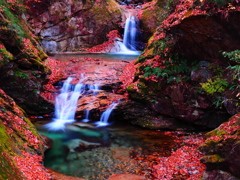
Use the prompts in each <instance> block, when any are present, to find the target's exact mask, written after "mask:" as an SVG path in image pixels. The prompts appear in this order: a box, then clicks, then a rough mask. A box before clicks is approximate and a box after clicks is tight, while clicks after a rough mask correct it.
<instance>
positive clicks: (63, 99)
mask: <svg viewBox="0 0 240 180" xmlns="http://www.w3.org/2000/svg"><path fill="white" fill-rule="evenodd" d="M73 79H74V78H72V77H69V78H68V79H67V80H66V81H65V82H64V83H63V87H62V88H61V90H60V94H59V95H58V96H57V97H56V101H55V111H54V119H53V122H51V123H48V124H46V125H45V127H46V128H47V129H48V130H54V131H55V130H59V129H64V127H65V124H68V123H73V122H74V121H75V119H74V118H75V112H76V107H77V101H78V97H79V96H80V95H81V94H83V92H84V90H85V89H84V86H83V84H82V82H83V80H84V78H83V77H82V78H80V80H79V82H78V83H77V84H76V85H75V86H73V85H72V84H70V82H71V81H72V80H73Z"/></svg>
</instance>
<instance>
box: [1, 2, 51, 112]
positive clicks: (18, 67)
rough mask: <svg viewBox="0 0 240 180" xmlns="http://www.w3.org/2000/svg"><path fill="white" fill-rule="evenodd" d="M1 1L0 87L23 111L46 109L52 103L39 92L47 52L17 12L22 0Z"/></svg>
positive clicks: (19, 9)
mask: <svg viewBox="0 0 240 180" xmlns="http://www.w3.org/2000/svg"><path fill="white" fill-rule="evenodd" d="M1 4H2V5H3V9H2V11H1V12H0V16H1V18H0V24H1V28H0V81H1V83H0V88H2V89H3V90H4V91H5V92H6V93H7V94H8V95H10V96H11V97H12V98H14V100H15V101H16V102H17V104H18V105H20V106H21V107H22V108H23V109H24V110H25V111H26V112H27V113H31V114H36V113H37V114H45V113H49V112H51V111H52V105H51V104H49V103H48V102H47V101H45V100H44V99H43V98H42V97H41V96H40V91H41V88H42V85H43V84H45V83H46V82H47V78H48V75H49V74H50V73H51V71H50V69H49V68H48V67H46V66H45V65H43V61H44V60H45V59H46V58H47V55H46V54H45V53H44V51H43V50H42V48H41V47H40V46H39V42H38V41H37V40H36V39H37V38H36V37H35V36H34V35H33V34H32V33H31V31H30V29H29V27H28V25H27V23H26V22H25V20H24V19H23V18H22V16H21V14H22V11H21V6H22V4H21V3H20V2H19V4H16V3H14V2H8V1H3V2H1Z"/></svg>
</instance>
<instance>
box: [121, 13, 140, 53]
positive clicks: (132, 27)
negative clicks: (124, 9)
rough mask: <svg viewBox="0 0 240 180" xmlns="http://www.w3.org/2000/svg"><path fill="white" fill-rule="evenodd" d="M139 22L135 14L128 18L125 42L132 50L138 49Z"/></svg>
mask: <svg viewBox="0 0 240 180" xmlns="http://www.w3.org/2000/svg"><path fill="white" fill-rule="evenodd" d="M137 31H138V29H137V22H136V17H135V16H130V17H128V18H127V20H126V24H125V28H124V36H123V44H124V45H125V46H126V47H127V48H128V49H129V50H132V51H136V50H137V49H136V37H137Z"/></svg>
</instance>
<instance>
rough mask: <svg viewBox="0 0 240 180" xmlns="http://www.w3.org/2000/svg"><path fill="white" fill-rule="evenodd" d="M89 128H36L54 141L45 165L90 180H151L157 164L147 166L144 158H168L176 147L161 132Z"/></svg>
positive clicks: (117, 126) (121, 127)
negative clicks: (124, 177)
mask: <svg viewBox="0 0 240 180" xmlns="http://www.w3.org/2000/svg"><path fill="white" fill-rule="evenodd" d="M86 125H90V127H79V126H77V125H74V124H72V125H68V126H66V128H65V129H64V130H61V131H56V132H50V131H48V130H45V129H44V128H43V126H42V125H36V127H37V128H38V130H39V133H40V134H42V135H45V136H47V137H49V138H51V139H52V140H53V144H52V147H51V148H50V149H48V150H47V151H46V153H45V160H44V165H45V166H46V167H48V168H51V169H53V170H55V171H58V172H61V173H63V174H66V175H71V176H76V177H80V178H84V179H88V180H104V179H107V178H109V177H110V176H111V175H112V174H121V173H131V174H138V175H143V173H144V175H145V176H146V177H149V178H150V177H151V171H150V169H149V166H150V164H152V163H153V162H151V161H150V160H145V161H146V162H145V161H144V160H143V159H144V157H146V156H148V155H150V154H151V155H152V154H153V155H154V154H155V155H156V156H159V155H162V156H166V155H168V154H169V153H170V152H171V148H172V145H173V144H174V142H173V139H172V138H171V137H169V136H166V135H164V134H163V132H161V131H157V130H146V129H141V128H138V127H134V126H131V125H127V124H124V125H123V124H113V125H111V126H108V127H101V128H97V127H94V126H92V125H91V124H86ZM82 142H84V143H82ZM86 143H89V144H87V145H86ZM91 143H94V144H91Z"/></svg>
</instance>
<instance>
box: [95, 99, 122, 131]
mask: <svg viewBox="0 0 240 180" xmlns="http://www.w3.org/2000/svg"><path fill="white" fill-rule="evenodd" d="M117 105H118V103H115V102H113V103H112V104H111V105H110V106H109V107H108V108H107V110H106V111H104V112H103V114H102V115H101V118H100V121H98V122H97V123H96V124H97V125H98V126H107V125H109V123H108V119H109V117H110V115H111V113H112V111H113V109H114V108H115V107H116V106H117Z"/></svg>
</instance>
